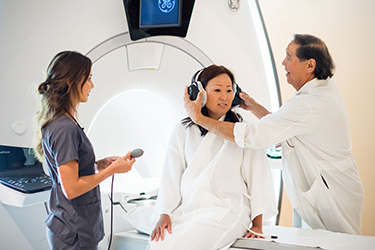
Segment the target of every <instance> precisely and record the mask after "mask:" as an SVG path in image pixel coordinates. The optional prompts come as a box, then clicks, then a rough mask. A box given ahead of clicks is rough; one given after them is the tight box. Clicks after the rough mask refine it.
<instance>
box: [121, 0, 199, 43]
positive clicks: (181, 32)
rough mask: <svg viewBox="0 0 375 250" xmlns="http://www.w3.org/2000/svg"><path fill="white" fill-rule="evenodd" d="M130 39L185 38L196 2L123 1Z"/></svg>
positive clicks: (173, 0)
mask: <svg viewBox="0 0 375 250" xmlns="http://www.w3.org/2000/svg"><path fill="white" fill-rule="evenodd" d="M123 3H124V8H125V14H126V19H127V21H128V27H129V34H130V38H131V40H133V41H136V40H139V39H142V38H147V37H152V36H162V35H166V36H178V37H185V36H186V34H187V30H188V27H189V23H190V18H191V14H192V12H193V7H194V3H195V0H123Z"/></svg>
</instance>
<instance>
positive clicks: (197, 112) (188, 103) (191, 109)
mask: <svg viewBox="0 0 375 250" xmlns="http://www.w3.org/2000/svg"><path fill="white" fill-rule="evenodd" d="M203 93H204V91H203V90H201V91H200V92H199V93H198V96H197V99H196V100H194V101H192V100H190V98H189V93H188V86H186V87H185V95H184V106H185V109H186V112H187V113H188V116H189V117H190V118H191V120H192V121H193V122H195V123H196V122H197V119H198V118H199V116H202V113H201V109H202V107H201V104H202V97H203Z"/></svg>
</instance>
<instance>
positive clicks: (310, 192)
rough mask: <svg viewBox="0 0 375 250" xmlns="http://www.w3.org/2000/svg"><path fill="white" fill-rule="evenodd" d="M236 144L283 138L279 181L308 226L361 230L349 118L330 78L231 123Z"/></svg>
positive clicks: (255, 144)
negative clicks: (255, 117) (251, 119)
mask: <svg viewBox="0 0 375 250" xmlns="http://www.w3.org/2000/svg"><path fill="white" fill-rule="evenodd" d="M234 134H235V140H236V143H237V144H238V145H239V146H241V147H250V148H263V147H268V146H271V145H273V144H276V143H279V142H283V143H282V153H283V154H282V158H283V180H284V184H285V190H286V192H287V195H288V197H289V199H290V201H291V203H292V205H293V207H294V208H295V209H296V211H297V212H298V214H299V215H300V216H301V217H302V219H303V220H305V221H306V222H307V223H308V224H309V225H310V226H311V227H312V228H313V229H317V228H321V229H327V230H331V231H336V232H343V233H350V234H360V223H361V215H362V203H363V195H364V190H363V186H362V182H361V179H360V177H359V173H358V170H357V166H356V163H355V161H354V158H353V155H352V152H351V149H352V142H351V139H350V130H349V119H348V115H347V112H346V109H345V105H344V102H343V99H342V96H341V94H340V91H339V89H338V87H337V85H336V84H335V83H334V81H333V80H332V79H331V78H328V79H327V80H318V79H316V78H315V79H313V80H311V81H310V82H308V83H306V84H305V85H304V86H303V87H302V88H301V89H300V90H299V91H297V92H296V93H295V94H294V95H293V97H292V98H291V99H290V100H288V101H287V102H286V103H285V104H284V105H283V106H282V107H280V109H279V110H278V111H277V112H275V113H274V114H270V115H267V116H265V117H263V118H262V119H260V120H259V121H258V122H256V123H253V124H236V125H235V129H234Z"/></svg>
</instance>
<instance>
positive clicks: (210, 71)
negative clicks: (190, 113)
mask: <svg viewBox="0 0 375 250" xmlns="http://www.w3.org/2000/svg"><path fill="white" fill-rule="evenodd" d="M221 74H227V75H228V76H229V78H230V79H231V81H232V85H233V84H234V83H235V82H236V81H235V79H234V75H233V73H232V72H231V71H230V70H229V69H227V68H225V67H224V66H218V65H215V64H213V65H210V66H208V67H207V68H204V69H203V71H202V72H201V73H200V75H199V77H198V79H196V80H197V81H200V82H201V83H202V85H203V88H204V89H206V87H207V84H208V82H209V81H210V80H211V79H213V78H215V77H217V76H218V75H221ZM201 112H202V114H203V115H204V116H208V111H207V107H206V106H204V107H203V108H202V111H201ZM224 121H227V122H233V123H235V122H242V121H243V118H242V116H241V115H240V114H238V113H235V112H233V111H232V110H231V109H229V110H228V112H227V113H226V115H225V118H224ZM181 122H182V124H184V125H186V128H188V127H190V126H193V125H197V126H198V128H199V130H200V131H201V135H202V136H205V135H206V134H207V133H208V130H207V129H205V128H203V127H202V126H200V125H198V124H196V123H194V122H193V121H192V120H191V118H190V117H186V118H184V119H183V120H182V121H181Z"/></svg>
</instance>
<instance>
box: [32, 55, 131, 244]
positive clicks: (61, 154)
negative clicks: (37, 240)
mask: <svg viewBox="0 0 375 250" xmlns="http://www.w3.org/2000/svg"><path fill="white" fill-rule="evenodd" d="M91 66H92V63H91V61H90V59H89V58H87V57H86V56H83V55H82V54H80V53H78V52H72V51H64V52H60V53H58V54H57V55H56V56H55V57H54V58H53V59H52V61H51V62H50V64H49V66H48V69H47V77H46V80H45V81H44V82H43V83H41V84H40V85H39V87H38V92H39V94H41V105H40V109H39V111H38V113H37V118H36V120H37V125H38V126H37V132H36V143H35V151H36V152H37V155H38V158H39V159H40V160H41V161H43V160H45V161H46V164H47V166H48V171H49V174H50V176H51V179H52V181H53V186H52V189H51V194H50V199H49V207H50V214H49V215H48V217H47V219H46V225H47V235H48V240H49V243H50V245H51V248H52V249H59V250H61V249H85V250H89V249H90V250H91V249H97V248H98V247H97V246H98V243H99V241H100V240H102V238H103V237H104V230H103V218H102V212H101V200H100V190H99V186H98V184H99V183H100V182H102V181H103V180H104V179H106V178H107V177H109V176H112V175H113V174H115V173H125V172H128V171H130V170H131V168H132V165H133V163H134V162H135V159H134V158H131V157H130V152H128V153H127V154H126V155H125V156H124V157H107V158H105V159H102V160H99V161H95V154H94V151H93V147H92V145H91V143H90V140H89V139H88V137H87V136H86V134H85V133H84V131H83V128H82V127H81V126H80V125H79V123H78V122H77V120H76V119H75V117H76V115H77V106H78V104H79V103H81V102H87V100H88V97H89V94H90V91H91V89H92V88H94V84H93V82H92V80H91V76H92V74H91ZM95 167H97V169H98V170H101V171H99V172H96V169H95Z"/></svg>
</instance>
